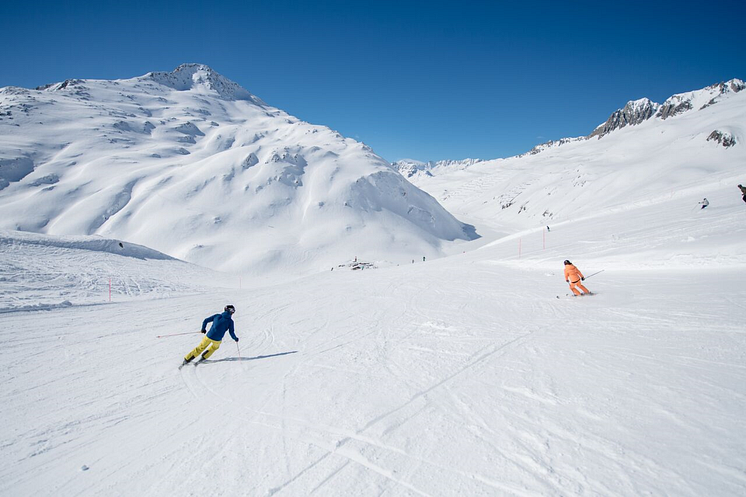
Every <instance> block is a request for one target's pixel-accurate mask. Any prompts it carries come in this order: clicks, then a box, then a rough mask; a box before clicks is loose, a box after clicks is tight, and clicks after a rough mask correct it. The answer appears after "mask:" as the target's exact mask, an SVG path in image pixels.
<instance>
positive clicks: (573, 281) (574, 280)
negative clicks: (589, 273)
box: [565, 261, 591, 296]
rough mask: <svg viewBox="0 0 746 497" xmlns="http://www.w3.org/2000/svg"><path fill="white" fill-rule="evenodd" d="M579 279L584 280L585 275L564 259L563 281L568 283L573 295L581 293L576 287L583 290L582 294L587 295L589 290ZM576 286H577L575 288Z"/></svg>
mask: <svg viewBox="0 0 746 497" xmlns="http://www.w3.org/2000/svg"><path fill="white" fill-rule="evenodd" d="M581 281H585V276H583V273H581V272H580V269H578V268H576V267H575V266H573V264H572V262H570V261H565V282H566V283H569V284H570V290H572V293H573V294H575V296H578V295H581V293H580V292H579V291H578V288H580V289H581V290H583V293H582V295H588V294H589V293H591V292H590V290H588V289H587V288H586V287H584V286H583V284H582V283H580V282H581ZM576 287H577V288H576Z"/></svg>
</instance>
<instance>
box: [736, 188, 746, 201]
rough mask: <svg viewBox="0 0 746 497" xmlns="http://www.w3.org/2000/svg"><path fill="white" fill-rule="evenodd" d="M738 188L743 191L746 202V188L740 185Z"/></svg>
mask: <svg viewBox="0 0 746 497" xmlns="http://www.w3.org/2000/svg"><path fill="white" fill-rule="evenodd" d="M738 188H739V189H740V190H741V195H743V201H744V202H746V186H741V185H738Z"/></svg>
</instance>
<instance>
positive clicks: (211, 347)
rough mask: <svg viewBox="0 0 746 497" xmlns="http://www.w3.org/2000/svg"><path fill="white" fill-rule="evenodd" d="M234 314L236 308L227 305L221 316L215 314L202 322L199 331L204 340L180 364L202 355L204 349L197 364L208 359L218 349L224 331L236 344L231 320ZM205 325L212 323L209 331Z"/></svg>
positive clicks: (236, 339)
mask: <svg viewBox="0 0 746 497" xmlns="http://www.w3.org/2000/svg"><path fill="white" fill-rule="evenodd" d="M234 312H236V308H235V307H233V306H232V305H230V304H229V305H227V306H225V309H224V310H223V312H222V314H215V315H214V316H210V317H209V318H207V319H205V320H204V321H203V322H202V330H200V331H201V332H202V333H205V338H203V339H202V341H201V342H200V343H199V345H197V347H196V348H195V349H194V350H192V351H191V352H189V353H188V354H187V355H186V356H185V357H184V362H182V363H181V365H182V366H183V365H184V364H187V363H188V362H190V361H191V360H192V359H194V358H195V357H197V356H198V355H200V354H202V351H203V350H205V349H207V351H206V352H205V353H204V354H202V358H201V359H200V360H199V361H198V362H201V361H204V360H205V359H208V358H209V357H210V356H211V355H212V354H213V353H214V352H215V351H216V350H218V349H219V348H220V342H222V341H223V337H224V336H225V332H226V331H227V332H228V333H230V334H231V338H233V339H234V340H235V341H236V342H238V337H237V336H236V333H235V331H234V329H233V319H231V316H232V315H233V313H234ZM207 323H212V326H210V331H206V330H205V328H206V326H207Z"/></svg>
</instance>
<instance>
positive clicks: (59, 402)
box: [0, 173, 746, 497]
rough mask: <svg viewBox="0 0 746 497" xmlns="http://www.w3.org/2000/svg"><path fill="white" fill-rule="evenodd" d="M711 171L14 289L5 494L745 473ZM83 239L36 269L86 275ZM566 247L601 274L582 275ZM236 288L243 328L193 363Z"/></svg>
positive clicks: (346, 490)
mask: <svg viewBox="0 0 746 497" xmlns="http://www.w3.org/2000/svg"><path fill="white" fill-rule="evenodd" d="M630 174H632V173H630ZM625 179H626V180H627V181H628V182H630V183H633V182H634V181H635V177H634V176H633V175H630V176H629V177H626V178H625ZM705 186H707V185H705ZM713 188H714V189H712V190H706V191H707V193H708V198H713V199H720V200H718V201H717V202H713V203H712V204H711V205H710V207H708V208H707V209H706V210H704V211H700V210H697V207H696V205H694V206H693V205H692V204H693V202H694V201H695V200H696V198H697V195H698V194H699V193H701V192H700V191H695V192H691V193H687V195H681V196H679V195H674V196H673V197H670V198H668V199H665V201H660V202H648V203H644V204H641V205H639V206H638V208H636V209H633V210H627V211H618V212H610V211H607V212H605V213H598V214H599V215H597V216H595V217H586V218H580V219H577V220H568V221H567V222H565V223H564V224H561V225H557V226H555V227H553V228H552V230H551V231H550V232H549V233H546V232H544V233H542V232H541V231H540V230H530V229H528V230H522V231H515V232H512V233H511V234H510V236H505V237H503V238H501V239H500V240H496V241H494V242H492V243H491V244H489V245H487V246H484V247H483V248H482V249H480V250H475V251H472V252H469V253H466V254H459V255H456V256H452V257H446V258H441V259H438V260H436V261H428V262H426V263H421V262H418V263H416V264H407V265H403V266H400V267H395V266H394V267H388V268H382V269H379V270H376V271H333V272H328V271H327V272H326V273H323V274H318V275H314V276H311V277H308V278H304V279H300V280H298V281H295V282H293V283H292V284H288V283H285V284H281V285H277V286H270V287H265V288H261V289H258V290H242V291H241V290H237V289H235V288H234V289H233V290H230V289H225V290H219V289H214V288H211V289H209V290H207V291H204V292H203V293H202V294H200V295H179V293H178V292H176V291H173V292H172V293H171V298H168V299H163V298H160V299H158V300H149V299H148V295H143V296H142V297H140V298H136V299H128V301H124V302H123V301H122V300H123V295H122V293H121V292H122V290H123V289H122V288H121V287H119V288H117V289H115V292H114V296H113V302H112V303H111V304H109V303H108V302H107V301H106V297H105V295H101V296H100V297H101V302H102V304H104V305H99V306H88V307H79V306H77V305H74V304H75V302H74V301H73V305H72V306H68V307H66V308H63V309H51V310H48V311H32V312H13V313H6V314H0V325H1V326H0V337H1V338H2V340H3V343H4V344H5V346H6V347H5V354H4V366H3V369H2V371H3V373H2V380H3V381H2V382H0V416H2V419H3V423H4V429H3V430H2V431H0V446H2V447H3V450H2V451H0V494H2V495H60V496H67V495H125V496H130V495H131V496H162V495H226V496H229V495H278V496H296V495H314V494H318V495H325V496H340V497H341V496H350V495H393V496H409V495H448V496H451V495H469V496H471V495H499V496H503V495H506V496H508V495H509V496H514V495H521V496H538V495H556V496H572V495H589V496H591V495H593V496H595V495H615V496H630V497H632V496H639V495H676V496H684V497H688V496H692V497H695V496H702V495H717V496H723V497H726V496H734V497H735V496H742V495H744V494H745V493H746V480H745V479H744V473H743V468H744V467H746V452H745V451H744V445H743V440H744V438H745V437H746V417H744V415H743V414H744V412H746V369H745V368H744V357H746V333H744V324H743V323H744V322H746V306H744V302H746V289H744V285H743V280H744V278H745V277H746V250H744V248H745V246H744V244H745V243H746V225H744V223H743V219H744V214H746V204H744V203H743V202H742V201H741V199H740V197H734V196H731V195H730V191H731V185H729V184H728V185H726V184H723V186H720V187H714V186H713ZM603 195H604V192H599V193H598V196H599V197H602V196H603ZM590 201H591V203H593V204H601V203H602V202H603V199H602V198H598V199H591V200H590ZM693 207H694V209H693ZM521 242H522V245H520V243H521ZM543 243H544V244H545V245H543ZM116 246H117V245H115V247H116ZM519 246H522V251H521V252H519ZM5 254H6V253H5V252H0V260H3V259H4V258H5V257H6V255H5ZM35 257H36V256H35ZM73 257H76V256H75V255H74V254H73V253H69V252H62V253H59V254H52V253H48V254H46V255H45V254H44V253H42V254H39V255H38V260H37V264H38V266H36V267H28V269H27V270H26V271H24V272H23V273H22V274H21V277H23V278H29V279H31V280H32V281H33V280H37V279H38V276H40V275H41V276H44V275H45V274H46V273H45V272H43V271H42V272H40V273H37V271H40V268H44V266H45V265H46V266H49V267H51V268H54V269H57V270H59V271H60V273H61V275H60V278H61V281H64V280H63V279H62V278H63V277H64V276H63V275H64V274H65V272H66V270H67V271H69V273H67V274H68V276H69V277H70V278H71V283H70V285H71V286H72V285H73V284H74V281H75V274H76V272H77V270H78V264H76V262H75V260H74V259H71V258H73ZM112 257H120V256H116V255H112ZM565 258H570V259H572V260H573V262H575V263H576V264H577V265H578V267H580V269H581V270H582V271H584V272H585V274H586V276H589V278H586V281H585V284H586V285H587V286H588V287H589V288H590V289H591V290H592V291H594V292H596V293H597V294H596V295H595V296H590V297H582V298H567V297H565V293H566V292H567V286H566V285H565V282H564V280H563V276H562V260H564V259H565ZM120 259H121V260H122V261H125V262H123V263H122V266H121V267H120V268H119V271H120V272H121V273H123V274H125V273H127V274H132V275H133V277H132V281H133V282H134V281H138V279H139V278H140V277H146V276H149V275H150V274H151V273H157V274H159V275H161V276H164V275H167V274H169V273H171V274H174V276H176V275H177V272H176V271H169V269H168V268H170V267H173V266H171V264H173V261H167V260H152V261H148V262H149V263H152V266H151V267H150V268H149V270H148V272H143V271H142V270H141V268H140V263H141V261H139V260H137V259H134V258H131V257H120ZM161 264H162V265H164V266H163V270H160V271H159V270H158V268H157V266H159V265H161ZM601 270H604V271H603V272H601V273H599V274H595V275H594V273H598V272H599V271H601ZM59 290H60V288H59V285H58V286H52V287H50V289H49V294H50V295H52V296H55V295H56V294H57V293H58V291H59ZM72 290H73V289H71V291H72ZM557 296H559V297H560V298H556V297H557ZM227 303H232V304H234V305H236V307H237V313H236V315H235V316H234V318H235V320H236V331H237V334H238V336H239V337H240V342H239V343H238V344H235V343H233V342H232V341H231V340H230V339H226V340H224V343H223V345H222V346H221V347H220V349H219V350H218V351H217V352H216V353H215V355H214V356H213V357H212V358H211V359H210V360H209V362H207V363H204V364H201V365H199V366H196V367H194V366H192V365H189V366H187V367H184V368H183V369H181V370H178V369H177V365H178V364H179V363H180V362H181V358H182V356H183V355H184V354H186V353H187V352H188V351H189V350H190V349H191V348H193V347H194V346H195V345H196V344H197V343H198V341H199V339H200V338H201V336H202V335H200V334H199V333H198V332H197V330H198V329H199V326H200V324H201V322H202V320H203V319H204V318H205V317H207V316H209V315H211V314H213V313H214V312H217V311H219V310H220V309H222V307H223V306H224V305H225V304H227ZM176 333H184V334H183V335H176V336H172V337H166V338H156V336H158V335H165V334H176Z"/></svg>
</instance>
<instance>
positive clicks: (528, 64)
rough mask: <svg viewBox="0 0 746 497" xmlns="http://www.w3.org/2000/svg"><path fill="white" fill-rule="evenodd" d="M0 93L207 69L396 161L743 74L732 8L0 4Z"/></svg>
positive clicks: (535, 136) (723, 0) (570, 122)
mask: <svg viewBox="0 0 746 497" xmlns="http://www.w3.org/2000/svg"><path fill="white" fill-rule="evenodd" d="M0 11H1V12H2V13H1V15H0V33H2V42H1V43H2V44H1V45H0V46H1V47H2V48H0V87H3V86H10V85H14V86H22V87H27V88H32V87H36V86H40V85H43V84H46V83H52V82H57V81H62V80H64V79H67V78H95V79H119V78H130V77H134V76H140V75H143V74H145V73H147V72H149V71H170V70H173V69H174V68H175V67H176V66H178V65H179V64H182V63H185V62H199V63H203V64H207V65H209V66H210V67H212V68H213V69H214V70H216V71H217V72H219V73H221V74H222V75H224V76H226V77H227V78H229V79H232V80H233V81H236V82H237V83H239V84H240V85H241V86H243V87H244V88H246V89H247V90H249V91H250V92H252V93H254V94H255V95H257V96H259V97H260V98H262V99H263V100H265V101H266V102H267V103H269V104H270V105H273V106H275V107H279V108H281V109H283V110H285V111H287V112H288V113H290V114H292V115H295V116H297V117H299V118H301V119H303V120H305V121H309V122H311V123H314V124H323V125H326V126H329V127H331V128H333V129H336V130H338V131H339V132H341V133H342V134H344V135H345V136H349V137H352V138H356V139H358V140H361V141H363V142H365V143H366V144H368V145H370V146H371V147H372V148H373V149H374V150H375V151H376V152H377V153H378V154H380V155H382V156H383V157H385V158H386V159H388V160H390V161H393V160H397V159H401V158H413V159H419V160H440V159H462V158H466V157H478V158H485V159H493V158H498V157H508V156H511V155H515V154H518V153H523V152H525V151H527V150H529V149H530V148H531V147H533V146H534V145H536V144H538V143H541V142H544V141H547V140H550V139H559V138H562V137H569V136H581V135H586V134H588V133H590V132H591V131H592V130H593V129H594V127H595V126H597V125H598V124H600V123H602V122H603V121H605V120H606V119H607V117H608V116H609V114H611V113H612V112H613V111H614V110H616V109H617V108H620V107H622V106H624V104H625V103H626V102H627V101H628V100H635V99H638V98H642V97H648V98H650V99H652V100H654V101H657V102H662V101H663V100H664V99H666V98H667V97H669V96H670V95H672V94H675V93H680V92H684V91H689V90H694V89H698V88H702V87H704V86H707V85H710V84H714V83H717V82H720V81H724V80H728V79H731V78H734V77H736V78H741V79H744V78H746V2H744V0H718V1H717V2H702V1H697V2H687V1H679V2H668V1H666V2H655V1H650V2H642V1H640V2H638V1H631V2H623V1H622V2H603V1H598V0H593V1H572V0H568V1H547V2H544V1H540V2H531V1H527V2H516V1H511V2H502V1H484V2H470V1H467V0H461V1H453V2H441V1H438V0H431V1H407V0H400V1H388V0H378V1H373V0H371V1H354V0H347V1H336V0H335V1H325V0H317V1H309V2H300V1H295V2H292V1H286V0H271V1H250V0H248V1H243V2H241V1H238V2H226V1H222V0H213V1H211V2H205V1H199V2H198V1H192V0H182V1H179V2H160V1H157V0H152V1H139V0H135V1H118V2H110V1H106V0H102V1H99V2H82V1H80V2H78V1H64V0H57V1H53V2H50V1H46V0H43V1H34V2H11V1H7V0H6V1H4V2H3V3H2V9H0Z"/></svg>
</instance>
